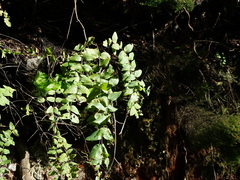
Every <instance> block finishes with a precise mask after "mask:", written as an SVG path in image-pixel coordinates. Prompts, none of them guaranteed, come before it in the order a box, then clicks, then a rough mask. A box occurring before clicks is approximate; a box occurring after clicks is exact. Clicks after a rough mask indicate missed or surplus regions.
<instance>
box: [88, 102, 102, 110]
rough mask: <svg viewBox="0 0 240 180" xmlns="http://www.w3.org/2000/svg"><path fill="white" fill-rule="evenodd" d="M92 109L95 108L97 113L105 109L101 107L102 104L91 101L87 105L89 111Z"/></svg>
mask: <svg viewBox="0 0 240 180" xmlns="http://www.w3.org/2000/svg"><path fill="white" fill-rule="evenodd" d="M92 106H93V107H95V108H96V109H97V110H99V111H106V107H104V106H103V104H102V103H100V102H99V101H98V100H97V99H94V100H92V101H91V102H90V103H89V104H88V108H89V109H91V108H92Z"/></svg>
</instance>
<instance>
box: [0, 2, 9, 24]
mask: <svg viewBox="0 0 240 180" xmlns="http://www.w3.org/2000/svg"><path fill="white" fill-rule="evenodd" d="M0 16H3V21H4V23H5V24H6V25H7V26H8V27H11V22H10V16H9V15H8V12H7V11H5V10H3V9H2V6H1V3H0Z"/></svg>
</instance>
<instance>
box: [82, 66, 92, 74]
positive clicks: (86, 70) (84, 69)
mask: <svg viewBox="0 0 240 180" xmlns="http://www.w3.org/2000/svg"><path fill="white" fill-rule="evenodd" d="M82 68H83V71H85V72H90V71H91V70H92V67H91V66H89V65H88V64H84V65H82Z"/></svg>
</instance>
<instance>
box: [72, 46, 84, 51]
mask: <svg viewBox="0 0 240 180" xmlns="http://www.w3.org/2000/svg"><path fill="white" fill-rule="evenodd" d="M84 48H85V46H84V45H82V44H78V45H76V46H75V47H74V51H81V50H83V49H84Z"/></svg>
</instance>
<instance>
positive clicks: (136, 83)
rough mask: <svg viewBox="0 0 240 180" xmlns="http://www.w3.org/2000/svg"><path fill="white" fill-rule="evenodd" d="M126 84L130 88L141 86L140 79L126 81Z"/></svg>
mask: <svg viewBox="0 0 240 180" xmlns="http://www.w3.org/2000/svg"><path fill="white" fill-rule="evenodd" d="M124 86H125V87H128V88H134V87H137V86H139V81H132V82H130V83H126V84H125V85H124Z"/></svg>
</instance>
